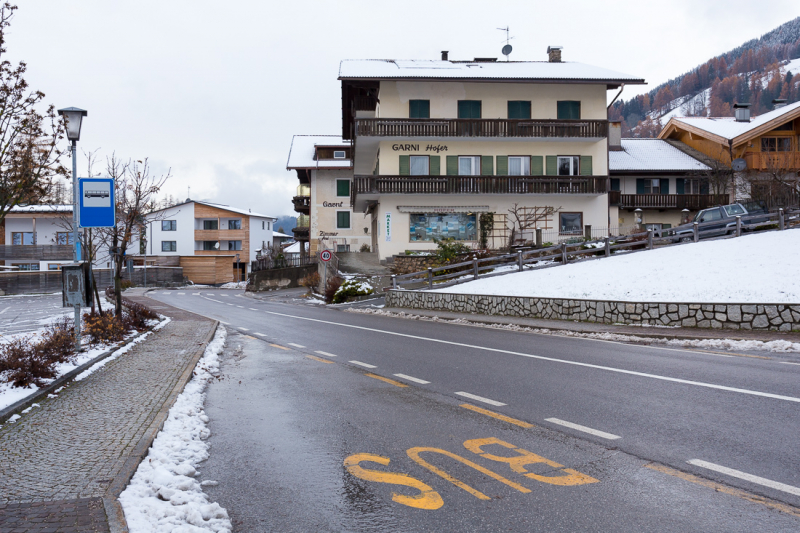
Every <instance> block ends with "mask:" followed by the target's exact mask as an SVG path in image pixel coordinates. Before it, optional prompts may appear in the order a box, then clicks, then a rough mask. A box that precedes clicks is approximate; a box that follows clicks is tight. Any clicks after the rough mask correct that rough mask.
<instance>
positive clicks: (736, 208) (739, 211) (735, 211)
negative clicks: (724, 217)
mask: <svg viewBox="0 0 800 533" xmlns="http://www.w3.org/2000/svg"><path fill="white" fill-rule="evenodd" d="M723 209H724V210H725V212H726V213H728V216H729V217H735V216H736V215H746V214H747V212H745V210H744V208H743V207H742V206H740V205H739V204H733V205H726V206H725V207H723Z"/></svg>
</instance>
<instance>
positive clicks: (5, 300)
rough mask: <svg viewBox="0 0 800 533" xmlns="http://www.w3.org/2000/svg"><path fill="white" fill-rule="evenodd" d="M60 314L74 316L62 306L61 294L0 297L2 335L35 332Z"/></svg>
mask: <svg viewBox="0 0 800 533" xmlns="http://www.w3.org/2000/svg"><path fill="white" fill-rule="evenodd" d="M59 316H67V317H70V318H72V316H73V315H72V309H71V308H69V309H66V308H64V307H62V306H61V294H43V295H20V296H3V297H0V335H13V334H16V333H29V332H33V331H36V330H39V329H41V328H42V327H44V326H45V325H47V324H48V323H49V322H50V321H51V320H52V319H53V318H56V317H59Z"/></svg>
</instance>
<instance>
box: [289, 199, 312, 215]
mask: <svg viewBox="0 0 800 533" xmlns="http://www.w3.org/2000/svg"><path fill="white" fill-rule="evenodd" d="M292 204H294V210H295V211H297V212H298V213H305V214H308V212H309V210H310V209H311V197H310V196H295V197H293V198H292Z"/></svg>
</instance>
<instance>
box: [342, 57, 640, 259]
mask: <svg viewBox="0 0 800 533" xmlns="http://www.w3.org/2000/svg"><path fill="white" fill-rule="evenodd" d="M561 52H562V50H561V48H560V47H550V48H548V60H547V61H540V62H539V61H524V62H518V61H511V62H506V61H497V60H496V59H495V58H475V59H474V60H472V61H454V60H449V59H448V57H447V54H446V53H444V52H443V54H442V59H441V60H438V61H428V60H408V61H401V60H345V61H342V62H341V65H340V71H339V80H340V81H341V83H342V105H343V109H342V138H343V141H352V143H353V146H352V150H353V183H352V186H351V187H350V205H351V206H352V209H353V215H352V216H353V217H358V216H364V215H366V216H367V219H366V220H367V221H368V222H369V224H366V225H367V226H368V227H370V228H372V229H373V231H372V235H371V237H372V243H373V249H374V250H375V251H377V252H378V253H379V256H380V257H381V258H384V259H385V258H389V257H391V256H392V255H394V254H398V253H402V252H403V251H404V250H408V249H412V250H429V249H433V248H435V247H436V244H435V242H434V240H435V239H439V238H449V237H452V238H454V239H456V240H459V241H463V242H465V243H467V244H470V245H477V243H478V241H479V233H480V232H481V227H480V224H481V220H482V219H483V220H484V223H485V224H487V225H488V224H489V220H490V219H491V228H485V230H486V231H488V232H489V234H490V238H489V242H488V244H489V246H490V247H492V246H493V247H501V246H506V245H507V244H508V240H509V238H510V237H509V236H510V235H511V232H512V229H513V230H514V235H515V240H516V241H518V242H522V241H525V240H530V239H532V238H533V231H534V230H535V229H536V228H540V229H544V230H556V231H557V234H558V236H559V240H562V239H568V238H574V237H575V236H581V235H583V234H584V228H585V226H588V225H590V226H593V228H606V229H607V228H609V227H610V226H615V225H616V221H617V218H618V216H617V207H616V206H612V207H610V206H609V195H608V193H609V190H610V182H609V169H608V115H607V94H608V91H609V90H613V89H618V88H619V87H620V86H621V85H622V84H643V83H644V80H642V79H640V78H636V77H634V76H630V75H626V74H622V73H619V72H614V71H611V70H608V69H605V68H600V67H594V66H590V65H584V64H580V63H573V62H566V61H562V58H561ZM511 211H515V212H516V213H517V215H521V216H522V217H523V219H524V220H527V221H528V222H530V221H531V220H533V221H535V222H534V223H532V224H531V223H526V224H525V226H526V227H525V228H519V227H515V224H518V222H517V219H518V217H515V216H513V215H512V214H511ZM486 213H491V214H492V217H481V216H480V215H481V214H486ZM612 220H613V223H612V222H611V221H612ZM526 232H527V234H526Z"/></svg>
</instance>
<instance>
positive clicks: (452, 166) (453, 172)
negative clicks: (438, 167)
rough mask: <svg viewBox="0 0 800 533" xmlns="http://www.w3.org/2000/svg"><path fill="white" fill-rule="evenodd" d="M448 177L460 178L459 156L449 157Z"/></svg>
mask: <svg viewBox="0 0 800 533" xmlns="http://www.w3.org/2000/svg"><path fill="white" fill-rule="evenodd" d="M447 175H448V176H458V156H457V155H448V156H447Z"/></svg>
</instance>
